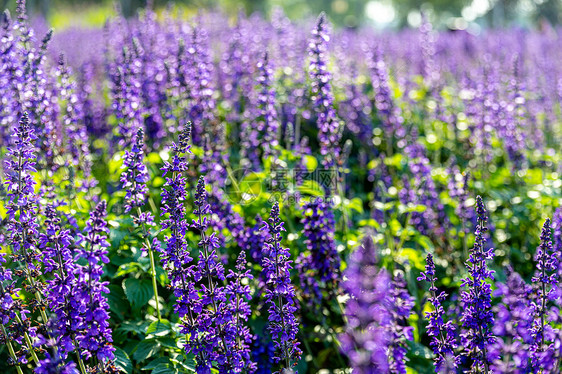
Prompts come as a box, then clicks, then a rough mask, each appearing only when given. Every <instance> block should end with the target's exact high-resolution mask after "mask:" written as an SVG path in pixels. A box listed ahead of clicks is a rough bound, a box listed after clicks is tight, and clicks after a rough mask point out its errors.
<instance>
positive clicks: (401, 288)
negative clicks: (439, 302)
mask: <svg viewBox="0 0 562 374" xmlns="http://www.w3.org/2000/svg"><path fill="white" fill-rule="evenodd" d="M389 298H390V299H391V303H392V308H391V312H390V314H391V322H390V324H389V325H388V326H387V330H388V332H389V335H390V344H389V345H388V357H389V370H390V372H391V373H393V374H397V373H400V374H406V361H408V359H407V358H406V354H407V353H408V343H407V342H408V341H409V340H410V341H411V340H413V338H414V336H413V333H412V331H413V327H412V326H410V325H409V323H408V318H409V317H410V314H411V313H412V308H413V306H414V299H413V298H412V297H411V296H410V294H409V293H408V290H407V289H406V281H405V279H404V276H403V274H402V273H398V274H397V275H396V276H395V277H394V279H393V281H392V285H391V287H390V292H389Z"/></svg>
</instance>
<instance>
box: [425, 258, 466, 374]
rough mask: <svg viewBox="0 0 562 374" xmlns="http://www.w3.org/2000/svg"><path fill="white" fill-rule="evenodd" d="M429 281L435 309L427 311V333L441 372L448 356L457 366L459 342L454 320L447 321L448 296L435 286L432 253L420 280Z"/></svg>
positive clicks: (436, 368) (430, 298) (436, 366)
mask: <svg viewBox="0 0 562 374" xmlns="http://www.w3.org/2000/svg"><path fill="white" fill-rule="evenodd" d="M424 280H425V281H427V283H429V294H430V296H429V302H430V303H431V305H432V306H433V309H434V310H433V311H431V312H426V314H425V317H426V318H427V319H428V320H429V323H428V325H427V334H428V335H429V336H430V338H431V343H430V345H431V348H432V349H433V353H434V354H435V359H434V361H435V372H436V373H440V372H441V370H442V369H443V368H444V367H445V366H446V365H447V358H448V357H450V358H452V360H451V364H452V365H453V366H454V367H457V364H458V363H459V358H458V357H457V356H456V355H455V349H456V348H457V342H456V340H455V326H454V325H453V322H452V321H447V322H445V319H444V317H445V309H444V308H443V305H442V304H443V301H444V300H445V299H446V298H447V294H446V293H445V292H440V293H438V291H439V290H438V289H437V287H436V286H435V281H436V280H437V278H435V264H434V262H433V256H432V255H431V253H429V254H428V255H427V263H426V265H425V273H421V276H420V277H419V278H418V281H424Z"/></svg>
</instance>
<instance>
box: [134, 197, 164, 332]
mask: <svg viewBox="0 0 562 374" xmlns="http://www.w3.org/2000/svg"><path fill="white" fill-rule="evenodd" d="M137 214H138V216H139V217H140V215H141V209H140V207H137ZM142 231H143V234H144V237H145V242H146V249H147V250H148V258H149V259H150V276H151V278H152V289H153V291H154V300H155V301H156V314H157V315H158V322H162V314H161V313H160V303H159V301H158V283H157V282H156V263H155V262H154V251H153V250H152V244H151V243H150V239H149V234H148V230H147V229H146V226H145V224H144V222H143V223H142Z"/></svg>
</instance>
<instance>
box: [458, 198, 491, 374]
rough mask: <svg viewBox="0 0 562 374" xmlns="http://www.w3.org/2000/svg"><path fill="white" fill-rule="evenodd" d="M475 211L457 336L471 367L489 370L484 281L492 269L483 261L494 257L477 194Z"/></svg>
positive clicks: (488, 290)
mask: <svg viewBox="0 0 562 374" xmlns="http://www.w3.org/2000/svg"><path fill="white" fill-rule="evenodd" d="M476 214H477V215H478V221H477V225H476V231H475V233H474V234H475V235H476V239H475V242H474V247H473V248H472V250H471V251H470V256H469V258H468V261H467V262H466V267H467V269H468V272H469V275H468V277H466V278H464V279H463V281H462V286H463V287H465V286H466V287H467V289H466V290H465V291H464V292H463V293H462V302H463V304H462V307H463V309H462V317H461V322H462V326H463V329H464V330H463V333H462V334H461V338H462V344H463V346H464V347H465V348H466V356H467V358H469V359H470V360H471V365H472V367H474V368H479V370H481V371H486V372H489V367H490V364H491V362H492V361H493V360H494V359H495V357H491V352H490V349H489V347H490V346H491V345H492V344H494V342H495V341H496V339H495V337H494V336H493V334H492V327H493V326H494V314H493V312H492V288H491V285H490V283H488V280H491V279H493V273H494V272H493V271H491V270H489V269H488V266H487V261H488V260H491V259H493V258H494V249H493V248H489V249H487V248H486V247H485V242H486V239H485V237H484V235H485V234H486V231H488V227H487V226H486V221H487V220H488V218H487V217H486V209H485V207H484V202H483V201H482V198H481V197H480V196H477V197H476Z"/></svg>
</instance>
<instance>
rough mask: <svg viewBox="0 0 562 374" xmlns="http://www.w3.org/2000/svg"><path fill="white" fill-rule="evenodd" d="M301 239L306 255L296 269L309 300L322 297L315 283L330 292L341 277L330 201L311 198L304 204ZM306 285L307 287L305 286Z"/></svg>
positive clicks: (302, 255)
mask: <svg viewBox="0 0 562 374" xmlns="http://www.w3.org/2000/svg"><path fill="white" fill-rule="evenodd" d="M302 209H303V215H304V217H303V220H302V223H303V225H304V228H303V236H304V238H305V244H306V248H307V250H308V253H305V252H303V253H302V254H301V256H299V261H298V262H297V269H298V270H299V275H300V278H301V283H302V284H303V285H304V286H305V287H304V290H305V293H306V294H307V295H308V297H309V298H310V299H311V301H315V300H316V301H317V300H318V299H319V298H321V293H320V290H319V288H318V287H319V286H318V285H317V281H316V280H319V281H322V282H325V283H326V286H327V287H328V288H329V289H330V290H333V289H335V288H337V285H338V279H339V277H340V256H339V254H338V251H337V249H336V242H335V240H334V234H333V233H334V231H335V224H336V223H335V219H334V213H333V212H332V207H331V204H330V203H329V202H324V201H323V200H322V199H313V200H311V201H310V202H307V203H306V204H304V205H303V208H302ZM307 285H308V286H307Z"/></svg>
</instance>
